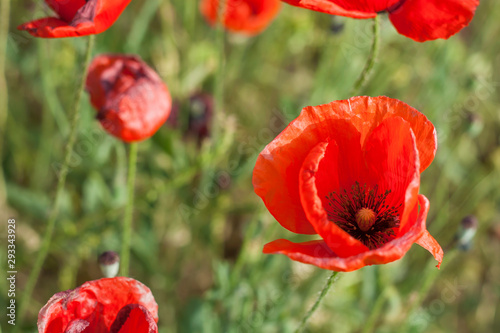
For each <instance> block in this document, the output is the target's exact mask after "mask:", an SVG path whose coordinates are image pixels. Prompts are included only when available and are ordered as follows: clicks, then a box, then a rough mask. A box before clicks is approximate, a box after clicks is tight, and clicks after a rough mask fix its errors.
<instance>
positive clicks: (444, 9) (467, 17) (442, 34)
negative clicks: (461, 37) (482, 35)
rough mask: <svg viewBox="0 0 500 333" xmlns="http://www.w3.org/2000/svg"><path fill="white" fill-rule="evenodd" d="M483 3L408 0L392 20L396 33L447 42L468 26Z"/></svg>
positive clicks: (419, 38)
mask: <svg viewBox="0 0 500 333" xmlns="http://www.w3.org/2000/svg"><path fill="white" fill-rule="evenodd" d="M478 5H479V0H406V1H404V2H403V3H402V5H400V6H398V7H397V8H396V9H395V10H390V11H389V18H390V20H391V22H392V24H393V25H394V27H395V28H396V30H397V31H398V32H399V33H400V34H402V35H404V36H407V37H409V38H411V39H413V40H416V41H417V42H425V41H427V40H434V39H438V38H443V39H447V38H449V37H451V36H453V35H454V34H456V33H457V32H459V31H460V30H461V29H462V28H464V27H466V26H467V25H468V24H469V22H470V21H471V20H472V17H473V16H474V12H475V11H476V7H477V6H478Z"/></svg>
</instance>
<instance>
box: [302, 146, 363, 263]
mask: <svg viewBox="0 0 500 333" xmlns="http://www.w3.org/2000/svg"><path fill="white" fill-rule="evenodd" d="M359 149H360V148H358V151H359ZM354 153H355V152H354ZM341 160H342V159H341V158H340V156H339V148H338V146H337V143H336V142H334V141H329V142H321V143H319V144H318V145H317V146H316V147H314V148H313V149H312V150H311V152H310V153H309V155H308V156H307V157H306V159H305V161H304V163H303V165H302V169H301V171H300V178H299V188H300V198H301V202H302V207H303V208H304V211H305V213H306V216H307V219H308V221H309V222H310V223H311V224H312V225H313V226H314V229H315V230H316V232H317V233H318V234H319V235H320V236H321V238H323V240H324V241H325V242H326V244H327V245H328V246H329V247H330V249H332V250H333V251H334V252H335V254H336V255H337V256H340V257H349V256H352V255H356V254H359V253H362V252H365V251H367V250H368V248H367V247H366V246H365V245H364V244H363V243H361V242H360V241H359V240H357V239H355V238H353V237H352V236H351V235H349V234H348V233H347V232H345V231H344V230H342V229H341V228H340V227H339V226H337V225H336V224H335V223H333V222H332V221H330V220H329V219H328V214H327V212H326V210H325V207H327V206H326V202H325V201H326V200H327V199H326V197H327V195H328V193H329V192H333V191H338V187H339V185H338V179H339V178H341V177H342V176H343V175H342V174H340V173H339V172H338V165H339V162H340V161H341ZM325 173H326V174H333V175H337V177H335V178H333V177H330V178H326V177H325V176H323V177H322V174H325ZM359 174H361V173H359ZM325 183H326V186H327V187H328V186H331V187H332V188H331V190H326V191H324V192H323V193H321V192H319V191H318V186H317V185H319V184H321V185H323V186H324V185H325ZM351 184H352V183H351ZM351 184H350V185H351Z"/></svg>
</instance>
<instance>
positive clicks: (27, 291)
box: [15, 35, 95, 331]
mask: <svg viewBox="0 0 500 333" xmlns="http://www.w3.org/2000/svg"><path fill="white" fill-rule="evenodd" d="M94 39H95V37H94V35H91V36H89V37H88V38H87V48H86V53H85V60H84V66H83V71H82V72H81V73H82V74H81V75H82V78H81V80H80V84H79V87H78V90H77V93H76V97H75V100H74V104H73V107H72V109H71V110H72V113H71V115H70V119H71V127H70V133H69V138H68V142H67V143H66V147H65V149H64V163H63V165H62V167H61V170H60V173H59V178H58V181H57V188H56V196H55V199H54V203H53V206H52V208H51V209H50V213H49V218H48V222H47V226H46V229H45V233H44V235H43V240H42V246H41V247H40V250H39V251H38V254H37V257H36V260H35V265H34V266H33V269H32V270H31V272H30V275H29V278H28V282H27V283H26V286H25V287H24V294H23V297H22V299H21V303H20V306H19V317H18V318H19V321H20V322H22V320H23V317H24V315H25V313H26V310H27V306H28V304H29V300H30V299H31V295H32V293H33V289H34V288H35V285H36V282H37V280H38V276H39V275H40V271H41V269H42V266H43V263H44V262H45V259H46V257H47V254H48V252H49V249H50V244H51V241H52V236H53V233H54V228H55V225H56V220H57V217H58V215H59V209H60V206H61V198H62V194H63V191H64V185H65V184H66V176H67V175H68V171H69V164H70V161H71V155H72V153H73V148H74V145H75V141H76V134H77V129H78V123H79V120H80V101H81V99H82V96H83V90H84V87H85V74H86V73H87V70H88V66H89V63H90V59H91V56H92V49H93V46H94ZM18 327H19V325H18V326H16V330H15V331H17V329H18Z"/></svg>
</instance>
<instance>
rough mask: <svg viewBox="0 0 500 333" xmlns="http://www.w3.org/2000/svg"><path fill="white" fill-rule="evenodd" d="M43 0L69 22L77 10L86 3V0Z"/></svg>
mask: <svg viewBox="0 0 500 333" xmlns="http://www.w3.org/2000/svg"><path fill="white" fill-rule="evenodd" d="M45 2H46V3H47V4H48V5H49V6H50V8H52V9H53V10H54V12H56V13H57V14H58V15H59V17H60V18H61V19H62V20H64V21H66V22H71V20H72V19H73V17H75V15H76V13H77V12H78V10H79V9H80V8H82V7H83V6H84V5H85V4H86V3H87V1H86V0H72V1H68V0H45Z"/></svg>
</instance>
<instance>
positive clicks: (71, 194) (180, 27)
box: [0, 0, 500, 333]
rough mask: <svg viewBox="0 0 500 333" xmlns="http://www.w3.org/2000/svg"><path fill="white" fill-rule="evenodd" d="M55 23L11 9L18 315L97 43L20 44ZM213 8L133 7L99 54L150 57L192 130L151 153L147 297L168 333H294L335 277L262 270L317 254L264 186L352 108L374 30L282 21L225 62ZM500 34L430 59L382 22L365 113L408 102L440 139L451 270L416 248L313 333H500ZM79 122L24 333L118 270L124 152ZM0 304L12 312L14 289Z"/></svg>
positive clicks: (425, 180) (289, 16)
mask: <svg viewBox="0 0 500 333" xmlns="http://www.w3.org/2000/svg"><path fill="white" fill-rule="evenodd" d="M41 3H42V1H41V0H40V1H38V0H16V1H12V2H11V15H10V18H11V23H10V34H9V40H8V49H7V51H8V52H7V67H6V78H7V82H8V90H9V113H8V119H7V121H6V124H5V125H4V127H3V128H0V134H1V136H2V137H3V151H2V168H3V172H4V176H5V188H6V203H3V202H1V203H0V204H1V205H2V206H1V208H0V211H1V212H0V215H1V218H2V221H6V220H7V218H8V217H14V218H15V219H16V221H17V232H16V236H17V243H16V245H17V247H16V265H17V270H18V275H17V278H18V280H17V291H18V297H17V298H18V300H19V299H20V293H22V290H23V285H24V284H25V282H26V279H27V276H28V274H29V272H30V269H31V267H32V266H33V263H34V257H35V254H36V253H37V250H38V249H39V247H40V241H41V237H42V235H43V232H44V226H45V223H46V219H47V214H48V210H49V208H50V205H51V203H52V200H53V198H54V194H55V193H54V192H55V184H56V182H57V171H58V170H59V168H60V165H61V163H62V160H63V147H64V144H65V142H66V135H67V133H68V127H69V126H68V118H67V114H68V108H69V107H70V106H71V101H72V99H73V98H74V91H75V87H76V86H77V83H78V82H79V80H80V78H81V76H82V75H83V73H81V70H80V68H81V67H82V62H83V52H84V47H85V41H84V40H83V39H81V38H80V39H75V38H74V39H59V40H44V39H36V38H32V37H30V36H29V35H28V34H27V33H24V32H19V31H17V30H16V29H15V27H16V26H17V25H19V24H21V23H24V22H26V21H30V20H32V19H34V18H39V17H42V16H45V15H46V13H48V10H47V8H44V6H43V5H42V4H41ZM197 6H198V4H197V1H180V0H162V1H160V0H149V1H141V0H136V1H133V2H132V3H131V4H130V5H129V7H128V8H127V9H126V10H125V12H124V13H123V14H122V16H121V17H120V19H119V20H118V21H117V22H116V24H114V25H113V26H112V27H111V28H110V29H109V30H108V31H106V32H105V33H103V34H100V35H98V36H97V38H96V49H95V51H94V54H98V53H104V52H106V53H136V54H139V55H140V56H141V57H142V58H143V59H144V60H145V61H146V62H147V63H149V64H150V65H151V66H152V67H153V68H155V69H156V70H157V71H158V72H159V74H160V76H161V77H162V78H163V79H164V81H165V82H166V83H167V85H168V87H169V89H170V92H171V94H172V97H173V99H174V100H175V101H176V103H177V105H178V110H179V113H178V122H177V126H176V128H174V127H173V126H170V125H165V126H164V127H163V128H162V129H161V130H160V131H159V132H158V133H157V134H156V135H155V136H154V137H153V138H152V139H150V140H147V141H145V142H143V143H141V144H140V146H139V162H138V175H137V185H136V198H137V199H136V204H135V214H134V237H133V243H132V258H131V260H132V262H131V277H133V278H136V279H138V280H140V281H142V282H143V283H145V284H146V285H147V286H149V287H150V288H151V290H152V291H153V294H154V296H155V298H156V301H157V302H158V304H159V316H160V320H159V328H160V332H165V333H167V332H231V333H232V332H265V333H268V332H269V333H271V332H293V331H294V329H295V328H296V327H297V325H298V323H299V321H300V319H301V318H302V316H303V314H304V313H305V312H306V311H307V310H308V309H309V308H310V306H311V305H312V303H313V302H314V301H315V299H316V296H317V292H318V291H319V290H320V289H321V288H322V287H323V284H324V282H325V280H326V278H327V277H328V276H329V274H330V272H328V271H324V270H321V269H319V268H316V267H314V266H309V265H304V264H300V263H296V262H292V261H291V260H289V259H288V258H286V257H285V256H270V255H263V254H262V253H261V251H262V247H263V245H264V244H265V243H266V242H269V241H272V240H274V239H277V238H287V239H290V240H292V241H299V240H305V239H311V237H305V236H299V235H294V234H292V233H290V232H288V231H286V230H285V229H283V228H281V227H280V226H279V224H278V223H277V222H276V221H275V220H274V219H273V217H272V216H271V215H270V214H269V213H268V212H267V210H266V209H265V207H264V205H263V204H262V202H261V200H260V199H259V198H258V197H257V196H256V195H255V194H254V193H253V188H252V184H251V173H252V169H253V166H254V164H255V160H256V156H257V154H258V153H259V152H260V151H261V150H262V149H263V147H264V146H265V145H266V144H268V143H269V142H270V141H271V140H272V139H273V138H274V136H276V135H277V134H278V133H279V132H280V131H281V130H282V129H283V128H284V127H285V126H286V124H287V123H288V122H289V121H290V120H292V119H294V118H295V117H296V116H297V115H298V114H299V112H300V110H301V108H302V107H304V106H307V105H318V104H323V103H328V102H331V101H333V100H336V99H345V98H348V97H351V96H349V95H348V94H349V91H350V90H351V87H352V85H353V83H354V81H355V80H356V78H357V77H358V75H359V73H360V72H361V70H362V67H363V65H364V63H365V61H366V58H367V55H368V52H369V47H370V43H371V25H372V22H371V21H370V20H354V19H346V18H341V17H332V16H328V15H325V14H320V13H315V12H312V11H307V10H302V9H299V8H294V7H290V6H287V5H284V6H282V10H281V13H280V15H279V16H278V17H277V18H276V20H275V21H274V22H273V24H272V25H271V26H270V27H269V28H268V29H267V30H266V31H264V33H262V34H260V35H258V36H256V37H253V38H245V37H242V36H237V35H233V34H226V36H225V47H224V48H222V47H221V43H218V42H217V38H216V30H215V29H212V28H210V27H208V25H207V24H206V23H205V20H204V19H203V17H202V16H201V15H200V13H199V11H198V7H197ZM499 17H500V4H499V3H498V2H496V1H487V0H483V1H482V2H481V5H480V6H479V8H478V10H477V13H476V15H475V17H474V19H473V21H472V23H471V24H470V26H469V27H468V28H466V29H464V30H463V31H462V32H461V33H459V34H458V35H456V36H454V37H452V38H450V39H449V40H447V41H443V40H439V41H432V42H426V43H423V44H421V43H417V42H414V41H412V40H410V39H408V38H405V37H404V36H402V35H399V34H397V33H396V31H395V29H394V28H393V27H392V25H391V24H390V22H389V20H388V18H387V16H386V15H382V26H381V33H382V41H381V49H380V55H379V58H378V63H377V64H376V66H375V71H374V75H373V76H372V79H371V81H370V82H369V84H368V85H367V87H366V88H365V89H364V91H363V92H362V94H366V95H370V96H378V95H386V96H389V97H392V98H397V99H400V100H402V101H404V102H406V103H408V104H409V105H411V106H413V107H415V108H417V109H418V110H420V111H422V112H423V113H425V115H426V116H427V117H428V118H429V119H430V120H431V121H432V122H433V123H434V125H435V126H436V128H437V131H438V137H439V148H438V153H437V156H436V159H435V161H434V162H433V164H432V165H431V166H430V167H429V168H428V169H427V170H426V171H425V172H424V174H423V175H422V180H421V183H422V184H421V190H420V193H422V194H424V195H426V196H427V197H428V198H429V199H430V202H431V210H430V213H429V218H428V221H427V222H428V229H429V231H430V232H431V234H433V236H434V237H435V238H436V239H437V240H438V241H439V242H440V244H441V245H442V246H443V248H445V250H446V254H445V259H444V262H443V265H442V267H441V270H437V269H436V268H435V267H434V266H435V261H434V260H433V258H432V257H431V255H429V253H427V252H426V251H425V250H423V249H422V248H420V247H418V246H414V247H412V249H411V250H410V251H409V252H408V254H407V255H406V256H405V257H404V258H403V259H402V260H399V261H397V262H394V263H391V264H388V265H384V266H371V267H365V268H363V269H361V270H359V271H355V272H351V273H345V274H341V277H340V279H339V280H338V282H337V283H336V284H335V285H334V287H333V288H332V291H331V292H330V294H329V295H328V297H327V298H326V299H325V301H324V303H323V304H322V305H321V307H320V309H319V310H318V311H317V312H316V313H315V314H314V316H313V317H312V318H311V320H310V324H309V327H308V331H309V332H336V333H342V332H375V331H376V332H415V333H417V332H500V305H499V304H500V260H499V259H498V254H499V253H500V191H499V188H500V146H499V144H500V112H499V110H498V109H499V102H500V98H499V86H500V72H499V70H498V68H499V65H500V56H499V51H500V42H499V38H498V36H499V35H500V22H499V20H498V18H499ZM221 54H222V55H223V58H224V59H225V61H224V67H223V70H220V67H219V64H220V60H221V58H222V57H221ZM221 74H222V75H223V89H224V90H223V91H224V93H223V95H224V114H223V116H222V117H220V119H217V124H218V127H219V129H220V132H219V133H217V136H216V138H215V139H214V136H213V135H211V136H208V137H207V138H205V139H204V140H202V142H201V143H200V144H198V141H197V139H196V138H193V135H190V133H191V134H192V131H191V132H189V131H188V130H189V126H188V118H189V115H190V114H191V117H201V118H203V116H202V115H201V116H200V108H199V106H196V105H193V103H190V100H189V99H190V97H191V96H192V95H193V94H196V93H198V92H206V93H209V94H212V93H213V91H214V90H215V88H216V85H217V82H219V83H220V81H217V80H218V79H217V78H219V79H220V78H221V77H222V76H221ZM82 107H83V117H82V121H81V123H80V128H79V136H78V140H77V143H76V146H75V154H74V155H73V158H72V163H71V168H70V173H69V175H68V180H67V184H66V190H65V193H64V198H63V205H62V210H61V214H60V218H59V220H58V222H57V227H56V231H55V235H54V239H53V243H52V246H51V250H50V254H49V257H48V259H47V260H46V262H45V265H44V268H43V270H42V274H41V276H40V279H39V281H38V284H37V287H36V289H35V293H34V295H33V298H32V301H31V302H30V308H29V313H28V316H27V318H26V320H24V321H23V322H18V325H22V327H23V330H22V331H24V332H34V331H36V318H37V313H38V311H39V310H40V308H41V307H42V306H43V305H44V304H45V303H46V302H47V300H48V299H49V298H50V297H51V296H52V295H53V294H54V293H56V292H58V291H61V290H66V289H72V288H75V287H76V286H78V285H81V284H82V283H83V282H85V281H87V280H93V279H98V278H100V277H101V274H100V271H99V267H98V264H97V256H98V255H99V254H100V253H101V252H103V251H106V250H115V251H118V252H119V250H120V237H121V233H120V225H121V219H122V214H123V210H124V205H125V201H126V191H125V186H126V156H127V146H126V145H125V144H123V143H122V142H120V141H118V140H117V139H114V138H112V137H110V136H108V135H107V134H105V133H104V132H103V131H102V130H101V128H100V125H99V123H98V122H97V121H96V120H95V119H94V117H95V111H94V110H93V109H92V108H91V106H90V103H89V101H88V98H87V95H85V96H84V101H83V102H82ZM214 140H215V144H214V146H215V148H211V145H212V143H211V142H212V141H214ZM0 197H2V196H1V195H0ZM471 214H473V215H475V216H476V217H477V219H478V221H479V228H478V231H477V235H476V237H475V239H474V240H473V242H472V244H471V246H470V249H469V251H460V250H457V249H455V248H454V246H453V245H450V246H448V244H451V243H452V241H453V238H454V235H455V233H456V232H457V230H458V229H459V227H460V222H461V220H462V218H464V217H465V216H467V215H471ZM6 225H7V224H6V223H1V227H0V235H1V239H2V241H1V244H6V242H5V243H4V240H7V236H6V235H7V234H6ZM2 247H4V249H5V248H6V245H2ZM4 249H2V251H0V266H1V267H6V251H4ZM2 269H3V268H2ZM0 287H1V290H2V292H1V294H0V300H1V301H2V304H6V303H5V302H6V301H7V299H6V295H7V292H6V290H7V289H8V288H7V282H6V279H4V278H2V279H0ZM2 308H3V309H5V307H4V305H2ZM3 313H4V311H2V314H3ZM2 316H3V315H2ZM4 319H5V317H3V318H2V320H1V322H2V328H3V329H4V330H5V329H6V326H7V325H6V320H5V321H4ZM4 323H5V324H4ZM7 329H10V327H7Z"/></svg>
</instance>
